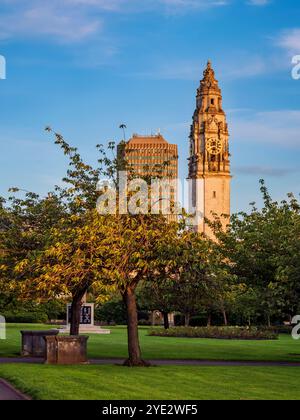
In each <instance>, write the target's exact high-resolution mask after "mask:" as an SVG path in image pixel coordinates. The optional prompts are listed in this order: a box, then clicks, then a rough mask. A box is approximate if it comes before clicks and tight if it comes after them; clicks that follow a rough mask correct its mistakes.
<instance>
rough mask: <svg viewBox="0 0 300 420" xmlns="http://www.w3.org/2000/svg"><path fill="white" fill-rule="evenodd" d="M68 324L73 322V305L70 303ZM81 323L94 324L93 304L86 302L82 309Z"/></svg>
mask: <svg viewBox="0 0 300 420" xmlns="http://www.w3.org/2000/svg"><path fill="white" fill-rule="evenodd" d="M67 319H68V324H70V323H71V305H70V304H69V305H68V316H67ZM80 325H94V319H93V306H92V304H84V305H82V306H81V311H80Z"/></svg>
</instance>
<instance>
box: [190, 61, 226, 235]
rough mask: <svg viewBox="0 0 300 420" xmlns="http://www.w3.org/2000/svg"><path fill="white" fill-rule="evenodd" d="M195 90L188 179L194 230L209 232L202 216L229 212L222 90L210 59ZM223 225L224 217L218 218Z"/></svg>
mask: <svg viewBox="0 0 300 420" xmlns="http://www.w3.org/2000/svg"><path fill="white" fill-rule="evenodd" d="M203 76H204V77H203V79H202V80H201V82H200V87H199V88H198V90H197V96H196V110H195V112H194V115H193V124H192V126H191V134H190V157H189V179H192V180H198V181H197V182H193V187H192V201H193V205H194V207H195V208H196V211H197V215H198V223H197V230H198V231H199V232H203V233H205V234H207V235H208V236H212V233H211V231H210V229H209V227H208V226H207V224H206V223H205V221H204V219H205V218H207V219H212V218H213V213H215V214H217V215H218V216H222V215H223V214H224V215H229V214H230V179H231V175H230V161H229V157H230V154H229V142H228V140H229V134H228V125H227V122H226V115H225V113H224V111H223V108H222V93H221V89H220V88H219V85H218V81H217V80H216V78H215V72H214V70H213V68H212V66H211V62H210V61H209V62H208V63H207V67H206V69H205V71H204V73H203ZM222 222H223V224H224V226H225V225H226V218H222Z"/></svg>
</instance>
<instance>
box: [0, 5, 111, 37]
mask: <svg viewBox="0 0 300 420" xmlns="http://www.w3.org/2000/svg"><path fill="white" fill-rule="evenodd" d="M14 3H15V4H16V3H17V1H16V0H14ZM39 3H40V2H38V1H32V2H30V7H27V6H25V3H23V2H22V1H19V2H18V8H17V9H14V10H11V11H7V12H6V13H5V14H4V15H2V16H1V18H2V25H1V28H0V38H2V39H3V38H4V39H5V38H12V37H37V36H47V37H50V38H54V39H57V40H60V41H62V42H76V41H80V40H82V39H84V38H87V37H89V36H91V35H94V34H96V33H99V32H100V31H101V29H102V26H103V23H102V20H101V19H100V18H91V17H89V16H87V15H85V14H82V13H80V12H79V11H78V10H76V9H75V10H72V9H65V8H63V7H60V6H58V4H57V3H55V1H54V2H52V3H49V4H46V5H45V4H43V5H41V4H39ZM24 6H25V7H24Z"/></svg>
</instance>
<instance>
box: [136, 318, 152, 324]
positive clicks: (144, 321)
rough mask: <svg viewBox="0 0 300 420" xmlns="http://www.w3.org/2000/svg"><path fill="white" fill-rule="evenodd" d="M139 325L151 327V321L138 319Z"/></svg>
mask: <svg viewBox="0 0 300 420" xmlns="http://www.w3.org/2000/svg"><path fill="white" fill-rule="evenodd" d="M139 325H146V326H147V325H151V321H149V319H140V320H139Z"/></svg>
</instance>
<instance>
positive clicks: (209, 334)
mask: <svg viewBox="0 0 300 420" xmlns="http://www.w3.org/2000/svg"><path fill="white" fill-rule="evenodd" d="M149 335H151V336H158V337H188V338H217V339H226V340H234V339H235V340H276V339H277V338H278V334H276V333H274V332H272V331H268V330H267V329H261V328H256V327H253V328H246V327H174V328H170V329H168V330H165V329H163V328H159V329H153V330H150V331H149Z"/></svg>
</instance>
